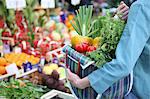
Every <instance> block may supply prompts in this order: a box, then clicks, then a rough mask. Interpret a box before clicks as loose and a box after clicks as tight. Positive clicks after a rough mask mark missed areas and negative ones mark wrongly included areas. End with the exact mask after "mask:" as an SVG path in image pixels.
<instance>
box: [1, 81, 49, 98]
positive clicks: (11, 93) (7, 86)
mask: <svg viewBox="0 0 150 99" xmlns="http://www.w3.org/2000/svg"><path fill="white" fill-rule="evenodd" d="M46 90H47V88H46V87H45V86H39V85H33V84H32V83H31V82H29V81H24V82H23V81H21V80H17V79H13V78H11V79H10V81H9V82H5V81H1V82H0V97H5V98H6V99H39V98H40V97H41V96H42V95H43V94H44V93H46Z"/></svg>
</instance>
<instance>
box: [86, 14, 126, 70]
mask: <svg viewBox="0 0 150 99" xmlns="http://www.w3.org/2000/svg"><path fill="white" fill-rule="evenodd" d="M98 20H99V24H100V25H99V27H100V31H99V34H97V36H100V37H102V41H101V46H99V48H98V49H97V50H96V51H93V52H91V53H87V54H88V56H89V57H90V58H92V59H93V60H94V61H95V62H96V66H98V67H101V66H102V65H103V64H104V63H106V62H109V61H111V60H112V59H113V58H115V50H116V47H117V44H118V42H119V40H120V37H121V35H122V32H123V29H124V22H123V21H121V20H119V19H114V18H112V17H111V16H110V15H109V14H107V16H100V17H99V18H98Z"/></svg>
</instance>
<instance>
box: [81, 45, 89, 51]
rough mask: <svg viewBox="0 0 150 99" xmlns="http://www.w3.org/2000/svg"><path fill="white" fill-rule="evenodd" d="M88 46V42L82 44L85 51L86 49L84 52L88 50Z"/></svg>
mask: <svg viewBox="0 0 150 99" xmlns="http://www.w3.org/2000/svg"><path fill="white" fill-rule="evenodd" d="M88 46H89V45H88V43H83V44H82V47H83V51H84V52H86V51H87V48H88Z"/></svg>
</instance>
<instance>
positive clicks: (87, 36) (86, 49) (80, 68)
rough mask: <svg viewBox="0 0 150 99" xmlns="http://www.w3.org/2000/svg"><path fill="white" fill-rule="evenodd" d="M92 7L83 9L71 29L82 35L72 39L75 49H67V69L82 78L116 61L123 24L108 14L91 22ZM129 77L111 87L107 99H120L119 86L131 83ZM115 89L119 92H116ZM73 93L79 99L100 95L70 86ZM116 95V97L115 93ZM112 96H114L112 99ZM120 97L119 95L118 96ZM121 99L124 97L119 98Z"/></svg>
mask: <svg viewBox="0 0 150 99" xmlns="http://www.w3.org/2000/svg"><path fill="white" fill-rule="evenodd" d="M92 9H93V8H92V6H88V7H86V6H81V7H80V8H79V10H78V11H76V13H77V15H76V16H75V18H74V22H71V24H72V26H73V27H74V29H75V30H76V32H77V33H78V34H79V35H77V36H74V37H72V38H71V45H72V46H65V47H64V48H63V52H65V53H66V67H67V68H69V69H70V70H71V71H72V72H73V73H76V74H77V75H78V76H79V77H81V78H83V77H85V76H87V75H88V74H90V73H91V72H93V71H94V70H96V69H98V68H103V65H104V64H105V63H106V62H110V61H111V60H112V59H114V58H115V50H116V47H117V44H118V42H119V40H120V38H121V35H122V32H123V29H124V22H123V21H122V20H119V19H115V18H113V17H112V16H111V15H110V14H109V13H107V15H106V16H99V17H98V18H95V19H94V20H92ZM130 80H131V77H130V75H129V76H128V77H126V78H124V79H121V80H120V81H118V82H116V83H115V84H113V85H112V87H110V88H108V89H107V90H106V91H105V92H104V93H103V94H102V97H104V98H106V99H109V98H110V99H112V98H120V97H118V96H120V93H119V92H118V90H119V87H118V88H117V87H116V86H118V85H120V84H125V83H127V82H129V83H130ZM129 87H130V84H125V87H124V89H121V90H124V91H123V93H121V94H123V95H124V94H125V93H127V92H128V90H129ZM114 88H116V90H113V89H114ZM71 89H72V93H74V94H75V95H76V97H78V98H79V99H95V98H96V97H97V95H98V94H97V93H96V92H95V91H94V89H93V88H91V87H89V88H86V89H83V90H81V89H78V88H76V87H74V86H73V85H71ZM115 92H116V93H117V94H116V95H113V93H115ZM110 95H111V97H110ZM117 95H118V96H117ZM120 99H121V98H120Z"/></svg>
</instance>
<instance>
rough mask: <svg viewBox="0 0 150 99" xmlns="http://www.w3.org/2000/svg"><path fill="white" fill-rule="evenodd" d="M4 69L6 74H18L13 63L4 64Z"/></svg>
mask: <svg viewBox="0 0 150 99" xmlns="http://www.w3.org/2000/svg"><path fill="white" fill-rule="evenodd" d="M6 71H7V74H16V75H18V74H19V70H18V68H17V66H16V64H15V63H13V64H10V65H8V66H6Z"/></svg>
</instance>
